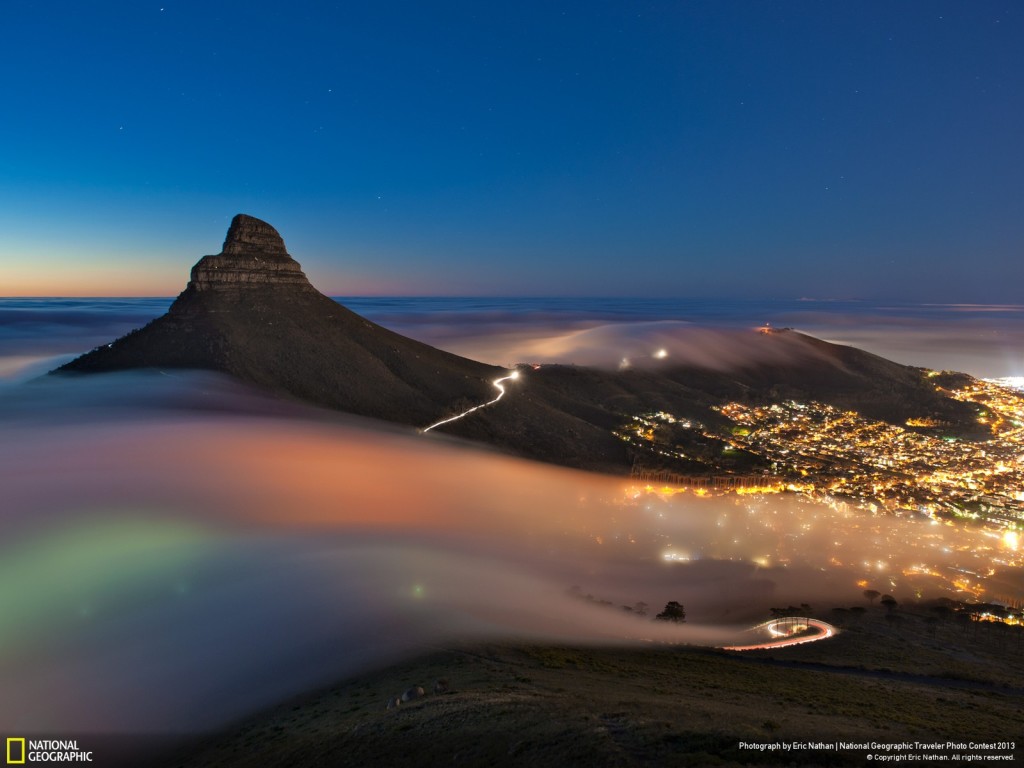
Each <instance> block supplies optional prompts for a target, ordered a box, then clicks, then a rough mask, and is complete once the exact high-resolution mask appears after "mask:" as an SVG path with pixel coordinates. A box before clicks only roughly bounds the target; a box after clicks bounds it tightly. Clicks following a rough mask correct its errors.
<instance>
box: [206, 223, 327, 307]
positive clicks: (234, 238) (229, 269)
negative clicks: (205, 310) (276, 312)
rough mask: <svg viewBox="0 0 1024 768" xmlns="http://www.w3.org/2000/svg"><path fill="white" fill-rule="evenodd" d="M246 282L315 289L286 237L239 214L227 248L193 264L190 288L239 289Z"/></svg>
mask: <svg viewBox="0 0 1024 768" xmlns="http://www.w3.org/2000/svg"><path fill="white" fill-rule="evenodd" d="M246 283H255V284H260V285H291V286H303V287H305V288H309V289H310V290H313V288H312V286H311V285H310V284H309V281H308V280H307V279H306V275H305V274H304V273H303V272H302V267H301V266H299V262H297V261H296V260H295V259H293V258H292V257H291V256H289V255H288V251H287V250H286V249H285V246H284V239H282V237H281V235H280V234H278V231H277V230H276V229H274V228H273V227H272V226H270V225H269V224H268V223H267V222H265V221H262V220H261V219H257V218H256V217H255V216H248V215H246V214H244V213H240V214H238V215H237V216H235V218H233V219H232V220H231V226H230V227H229V228H228V234H227V237H226V238H225V239H224V247H223V248H222V249H221V252H220V253H218V254H216V255H214V256H204V257H203V258H201V259H200V260H199V261H198V262H197V263H196V265H195V266H194V267H192V279H191V281H190V282H189V288H192V289H194V290H196V291H206V290H224V289H229V290H237V289H239V288H240V287H242V285H243V284H246Z"/></svg>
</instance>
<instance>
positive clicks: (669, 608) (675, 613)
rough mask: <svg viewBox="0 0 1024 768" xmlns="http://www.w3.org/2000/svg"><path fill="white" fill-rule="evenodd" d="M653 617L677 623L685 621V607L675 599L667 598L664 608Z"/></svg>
mask: <svg viewBox="0 0 1024 768" xmlns="http://www.w3.org/2000/svg"><path fill="white" fill-rule="evenodd" d="M654 618H656V619H659V620H660V621H674V622H676V623H677V624H678V623H681V622H684V621H686V609H684V608H683V606H681V605H680V604H679V603H677V602H676V601H675V600H669V601H668V602H667V603H665V610H663V611H662V612H661V613H659V614H658V615H657V616H655V617H654Z"/></svg>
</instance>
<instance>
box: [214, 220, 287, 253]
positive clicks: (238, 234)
mask: <svg viewBox="0 0 1024 768" xmlns="http://www.w3.org/2000/svg"><path fill="white" fill-rule="evenodd" d="M257 252H259V253H267V254H276V255H283V256H287V255H288V251H287V250H285V247H284V240H283V239H282V238H281V235H280V234H278V231H277V230H276V229H274V228H273V227H272V226H270V225H269V224H267V222H265V221H262V220H260V219H257V218H256V217H255V216H248V215H246V214H244V213H239V214H238V215H237V216H235V218H233V219H232V220H231V226H230V227H229V228H228V236H227V237H226V238H225V240H224V248H223V249H222V250H221V254H226V253H257Z"/></svg>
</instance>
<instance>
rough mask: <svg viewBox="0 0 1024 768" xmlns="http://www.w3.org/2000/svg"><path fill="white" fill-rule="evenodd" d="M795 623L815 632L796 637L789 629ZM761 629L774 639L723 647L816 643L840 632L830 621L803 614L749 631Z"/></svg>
mask: <svg viewBox="0 0 1024 768" xmlns="http://www.w3.org/2000/svg"><path fill="white" fill-rule="evenodd" d="M794 624H798V625H802V626H804V627H807V629H813V630H816V632H815V633H814V634H803V633H801V634H800V635H799V636H797V637H794V636H793V635H792V634H791V631H792V630H790V631H787V629H786V628H787V627H790V628H791V627H792V626H793V625H794ZM759 630H764V631H767V632H768V634H769V635H771V636H772V637H773V638H775V639H773V640H768V641H766V642H764V643H755V644H752V645H727V646H724V647H723V650H726V651H756V650H761V649H763V648H785V647H787V646H790V645H802V644H804V643H814V642H817V641H818V640H825V639H827V638H830V637H834V636H835V635H837V634H839V630H838V629H836V628H835V627H834V626H832V625H831V624H829V623H828V622H824V621H820V620H818V619H809V618H806V617H803V616H793V617H790V618H785V619H772V620H771V621H766V622H764V623H763V624H758V625H757V626H756V627H751V628H750V629H749V630H748V631H749V632H757V631H759Z"/></svg>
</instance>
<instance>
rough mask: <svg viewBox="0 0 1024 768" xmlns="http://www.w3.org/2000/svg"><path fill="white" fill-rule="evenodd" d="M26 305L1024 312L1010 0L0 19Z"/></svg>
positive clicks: (1018, 32)
mask: <svg viewBox="0 0 1024 768" xmlns="http://www.w3.org/2000/svg"><path fill="white" fill-rule="evenodd" d="M0 96H2V98H0V295H13V294H21V295H72V294H94V295H118V294H135V295H139V294H141V295H172V294H174V293H177V292H178V291H179V290H180V289H181V288H182V287H183V286H184V283H185V281H186V280H187V276H188V269H189V267H190V266H191V265H192V263H193V262H195V261H196V260H197V259H198V258H199V257H200V256H202V255H204V254H206V253H215V252H217V251H218V250H219V249H220V243H221V241H222V240H223V237H224V232H225V230H226V228H227V224H228V222H229V221H230V219H231V216H232V215H233V214H235V213H238V212H246V213H250V214H252V215H254V216H258V217H260V218H263V219H265V220H267V221H269V222H270V223H271V224H273V225H274V226H276V227H277V228H278V230H279V231H281V233H282V235H283V236H284V238H285V241H286V243H287V244H288V247H289V251H290V252H291V253H292V254H293V255H294V256H295V257H296V258H297V259H299V261H300V262H301V263H302V264H303V266H304V268H305V269H306V271H307V274H309V275H310V277H311V278H312V279H313V281H314V284H315V285H317V287H319V288H320V289H321V290H323V291H324V292H326V293H330V294H359V293H368V294H435V295H439V294H443V295H447V294H472V295H570V294H571V295H596V296H601V295H628V296H646V295H650V296H697V297H708V296H721V297H747V298H754V297H757V298H772V297H778V298H797V297H802V296H808V297H815V298H858V297H860V298H870V299H886V300H900V299H902V300H908V301H935V302H1024V291H1022V289H1021V285H1024V258H1021V257H1022V256H1024V253H1022V250H1024V249H1022V245H1024V191H1022V185H1024V7H1022V6H1021V5H1019V4H1017V3H1014V2H986V1H984V0H981V1H979V2H899V3H893V2H848V3H840V2H767V1H764V2H726V1H724V0H721V1H719V2H637V1H627V0H622V1H620V2H606V1H602V0H587V1H586V2H557V0H546V1H545V2H515V3H503V4H498V3H489V2H481V1H480V0H476V1H475V2H468V1H467V2H412V1H409V2H397V1H394V2H388V1H387V0H383V1H381V2H372V3H370V2H333V3H327V2H301V0H295V1H293V2H289V3H284V2H268V1H266V0H247V1H246V2H241V1H234V0H209V1H207V2H201V1H200V0H194V1H186V0H153V1H152V2H150V0H130V1H127V0H126V1H122V2H113V1H107V0H95V1H91V2H85V1H83V0H49V1H47V2H44V1H43V0H39V1H37V2H32V1H31V0H3V3H2V4H0Z"/></svg>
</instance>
